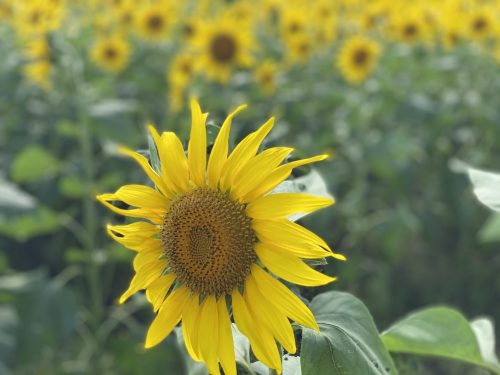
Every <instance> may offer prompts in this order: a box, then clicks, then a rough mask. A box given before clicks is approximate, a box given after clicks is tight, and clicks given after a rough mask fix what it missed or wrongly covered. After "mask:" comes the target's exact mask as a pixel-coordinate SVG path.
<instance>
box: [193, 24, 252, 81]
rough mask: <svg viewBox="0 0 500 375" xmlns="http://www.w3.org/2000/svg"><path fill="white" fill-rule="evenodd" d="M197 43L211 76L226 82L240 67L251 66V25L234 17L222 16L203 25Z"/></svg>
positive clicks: (205, 67)
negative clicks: (237, 20)
mask: <svg viewBox="0 0 500 375" xmlns="http://www.w3.org/2000/svg"><path fill="white" fill-rule="evenodd" d="M195 45H197V46H198V48H199V50H200V52H201V60H200V61H201V62H200V65H201V66H203V68H204V70H205V71H206V73H207V75H208V76H209V77H211V78H214V79H216V80H218V81H219V82H222V83H224V82H226V81H227V80H228V79H229V77H230V74H231V72H232V71H233V70H234V69H235V68H236V67H248V66H249V65H250V64H251V62H252V59H251V56H250V51H251V48H252V45H253V40H252V33H251V31H250V25H249V24H246V23H238V22H236V21H235V20H233V19H231V18H227V17H222V18H219V19H216V20H213V21H210V22H207V23H206V24H204V25H202V26H201V30H200V32H199V33H198V35H197V40H196V41H195Z"/></svg>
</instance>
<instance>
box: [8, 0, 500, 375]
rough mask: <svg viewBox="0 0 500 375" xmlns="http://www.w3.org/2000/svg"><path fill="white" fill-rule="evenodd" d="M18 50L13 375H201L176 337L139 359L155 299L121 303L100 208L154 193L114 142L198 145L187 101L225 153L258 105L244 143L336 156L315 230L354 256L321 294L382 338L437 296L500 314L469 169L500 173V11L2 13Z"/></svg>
mask: <svg viewBox="0 0 500 375" xmlns="http://www.w3.org/2000/svg"><path fill="white" fill-rule="evenodd" d="M0 57H1V58H0V251H1V252H0V274H1V276H0V304H1V305H0V374H15V375H18V374H19V375H28V374H37V375H38V374H110V375H112V374H184V373H187V371H188V368H187V364H188V362H186V361H185V353H183V352H182V351H181V350H180V349H179V348H178V346H177V345H176V342H175V341H176V339H175V335H171V336H170V337H169V339H167V340H166V342H164V343H163V344H162V345H159V346H158V347H156V348H154V349H152V350H148V351H146V350H144V349H143V340H144V336H145V332H146V329H147V326H148V324H149V323H150V322H151V320H152V318H153V313H152V311H151V309H150V307H149V306H148V304H147V302H146V301H145V298H144V297H143V296H142V295H138V296H135V297H134V298H133V299H132V300H131V302H128V303H127V304H125V305H124V306H119V305H118V303H117V299H118V296H119V295H120V294H121V293H122V292H123V291H124V290H126V289H127V287H128V282H129V280H130V278H131V276H132V274H133V269H132V265H131V259H132V254H131V253H130V252H129V251H128V250H126V249H124V248H121V247H120V246H118V245H117V244H115V243H114V242H112V241H111V239H110V238H108V237H107V236H106V233H105V229H104V226H105V224H106V223H109V222H112V223H119V222H120V221H122V220H123V219H122V218H120V217H118V216H113V214H111V213H110V212H108V211H107V210H105V209H104V208H103V207H100V206H99V205H98V204H97V202H96V201H95V198H94V197H95V195H96V194H98V193H103V192H113V191H115V190H116V189H117V188H118V187H119V186H121V185H122V184H126V183H145V181H146V179H145V176H144V175H143V173H142V171H141V170H140V168H138V167H136V166H135V165H133V163H132V162H131V161H129V160H127V159H123V158H122V157H120V156H118V155H117V153H116V147H117V145H119V144H123V145H126V146H128V147H131V148H133V149H147V137H146V131H145V125H146V124H147V123H148V122H153V123H155V124H156V126H157V128H159V129H161V130H173V131H175V132H177V133H178V134H179V135H180V136H181V139H183V140H184V141H186V140H187V135H188V132H189V126H190V114H189V112H188V111H187V109H186V103H187V102H188V99H189V97H191V96H196V97H198V98H199V100H200V103H201V105H202V108H203V110H204V111H208V112H210V117H209V125H208V132H209V137H210V139H212V140H213V137H214V134H216V133H217V126H219V125H220V124H221V122H222V120H223V119H224V117H225V116H226V115H227V113H228V112H229V111H231V110H232V109H234V108H235V107H236V106H237V105H239V104H241V103H248V104H249V108H248V109H247V110H245V111H244V112H242V114H241V115H239V116H238V118H237V119H236V120H235V121H234V125H233V131H232V138H233V141H237V140H239V139H241V138H242V137H243V136H244V135H246V134H247V133H248V132H249V131H252V130H254V129H256V127H257V126H258V125H260V124H261V123H263V122H264V121H265V120H267V118H268V117H270V116H272V115H275V116H276V118H277V125H276V127H275V129H274V131H273V133H272V136H271V137H270V139H269V141H268V143H267V146H269V145H273V144H281V145H290V146H293V147H296V149H297V150H298V151H297V153H296V156H299V157H302V156H309V155H314V154H318V153H324V152H328V153H330V154H331V158H330V160H328V161H326V162H323V163H321V164H320V165H318V167H317V168H318V169H317V170H318V171H319V172H320V174H321V176H322V178H323V180H324V182H325V184H326V187H327V188H328V190H329V191H330V192H331V193H332V194H333V195H334V196H335V197H336V199H337V204H336V205H335V206H334V207H333V208H331V209H330V208H329V209H326V210H324V211H321V212H319V213H318V214H315V215H312V216H311V217H307V218H305V219H304V220H303V224H304V225H306V226H308V227H310V228H312V229H313V230H314V231H316V232H318V233H319V234H320V235H322V236H323V237H324V238H326V240H327V242H328V243H329V244H330V245H331V246H332V247H333V248H335V249H336V250H337V251H339V252H342V253H344V254H346V255H347V257H348V262H346V263H342V264H340V265H339V264H335V265H327V266H323V267H324V270H325V272H327V273H328V274H331V275H337V276H338V277H339V280H338V281H337V282H335V283H333V284H331V285H328V286H326V287H323V288H316V289H307V290H304V291H303V295H304V296H306V297H307V298H311V297H313V296H314V295H316V294H318V293H319V292H321V291H324V290H329V289H336V290H341V291H348V292H351V293H353V294H355V295H356V296H358V297H359V298H361V299H362V300H363V302H364V303H365V304H366V305H367V307H368V308H369V309H370V311H371V313H372V314H373V316H374V319H375V322H376V324H377V326H378V328H379V330H383V329H384V328H386V327H387V326H388V325H389V324H391V323H392V322H393V321H394V320H396V319H398V318H399V317H401V316H402V315H404V314H405V313H407V312H409V311H410V310H414V309H416V308H420V307H423V306H427V305H431V304H446V305H450V306H454V307H457V308H459V309H460V310H462V311H463V312H464V314H465V315H466V316H467V317H469V318H472V317H476V316H480V315H487V316H490V317H492V318H493V319H494V320H495V321H496V322H497V325H498V323H499V322H500V298H499V295H500V293H499V292H500V278H499V277H498V275H499V270H500V253H499V248H500V244H499V241H500V216H498V215H493V214H491V213H490V212H489V211H488V210H487V209H486V208H485V207H483V206H481V205H480V204H479V203H478V202H477V201H476V199H475V197H474V196H473V194H472V192H471V191H472V189H471V187H470V183H469V181H468V180H467V178H466V176H465V175H464V174H461V173H457V172H456V171H454V169H453V168H452V166H453V165H454V164H456V161H457V160H461V161H465V162H467V163H469V164H471V165H474V166H476V167H480V168H484V169H490V170H497V171H499V170H500V106H499V105H498V103H499V95H498V93H499V89H500V74H499V73H500V65H499V64H500V1H493V0H492V1H480V0H475V1H474V0H442V1H437V0H436V1H431V0H421V1H419V0H416V1H412V2H407V1H402V0H371V1H369V2H367V1H363V0H315V1H305V0H304V1H301V0H292V1H285V0H258V1H247V0H235V1H208V0H205V1H186V2H176V1H173V0H157V1H153V0H151V1H149V0H102V1H97V0H73V1H70V0H66V1H65V0H18V1H14V0H0ZM309 172H310V171H309V170H300V171H298V175H297V176H299V175H301V174H308V173H309ZM308 176H309V177H310V176H311V175H310V174H308ZM499 333H500V331H499V329H498V328H497V337H498V334H499ZM396 360H397V363H398V365H399V367H400V369H401V373H402V374H429V373H430V374H483V373H486V372H484V371H486V370H478V369H476V368H473V367H470V366H466V365H462V364H457V363H451V362H450V363H446V362H443V361H439V363H438V362H436V361H432V360H421V359H418V360H417V359H413V358H412V359H410V358H407V357H405V356H398V357H396Z"/></svg>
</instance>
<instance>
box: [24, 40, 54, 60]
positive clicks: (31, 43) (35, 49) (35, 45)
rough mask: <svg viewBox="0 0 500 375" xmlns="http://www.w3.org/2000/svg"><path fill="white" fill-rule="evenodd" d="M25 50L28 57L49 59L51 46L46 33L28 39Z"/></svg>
mask: <svg viewBox="0 0 500 375" xmlns="http://www.w3.org/2000/svg"><path fill="white" fill-rule="evenodd" d="M23 50H24V54H25V55H26V57H28V58H30V59H33V60H40V59H42V60H47V59H48V58H49V55H50V47H49V43H48V42H47V37H46V36H45V35H42V36H40V37H35V38H33V39H30V40H28V42H27V43H26V45H25V46H24V48H23Z"/></svg>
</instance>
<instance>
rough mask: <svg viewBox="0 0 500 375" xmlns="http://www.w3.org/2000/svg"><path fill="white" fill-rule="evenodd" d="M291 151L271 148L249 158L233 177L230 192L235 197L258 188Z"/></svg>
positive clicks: (287, 148)
mask: <svg viewBox="0 0 500 375" xmlns="http://www.w3.org/2000/svg"><path fill="white" fill-rule="evenodd" d="M292 151H293V148H289V147H272V148H268V149H267V150H264V151H262V152H261V153H260V154H258V155H256V156H255V157H253V158H251V159H250V160H249V161H248V162H247V164H246V165H245V166H244V167H243V168H241V169H240V170H239V172H238V173H237V174H235V175H234V177H233V180H232V181H233V182H232V185H231V192H233V193H234V196H235V197H239V196H240V195H242V194H243V193H245V192H247V191H250V190H251V189H252V188H255V187H257V186H259V185H260V184H261V183H262V182H263V181H264V180H265V178H266V175H268V174H269V173H271V172H272V171H273V170H274V169H275V168H276V167H277V166H278V165H280V164H281V163H282V162H283V160H285V158H286V157H287V156H288V155H289V154H290V153H291V152H292Z"/></svg>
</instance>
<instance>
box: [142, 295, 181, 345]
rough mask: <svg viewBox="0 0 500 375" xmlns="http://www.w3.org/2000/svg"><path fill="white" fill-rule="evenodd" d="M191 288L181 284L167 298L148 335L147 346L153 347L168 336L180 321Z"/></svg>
mask: <svg viewBox="0 0 500 375" xmlns="http://www.w3.org/2000/svg"><path fill="white" fill-rule="evenodd" d="M189 293H190V292H189V289H188V288H186V287H185V286H181V287H179V288H177V289H175V290H174V291H172V293H170V294H169V296H168V297H167V298H166V299H165V301H164V302H163V304H162V306H161V307H160V310H159V311H158V314H157V315H156V318H155V319H154V320H153V323H151V326H150V327H149V330H148V333H147V335H146V344H145V347H146V349H147V348H151V347H153V346H155V345H157V344H159V343H160V342H161V341H163V339H164V338H165V337H167V336H168V334H169V333H170V332H172V330H173V329H174V327H175V326H176V325H177V323H179V321H180V320H181V316H182V310H183V307H184V305H185V304H186V302H187V300H188V297H189Z"/></svg>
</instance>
